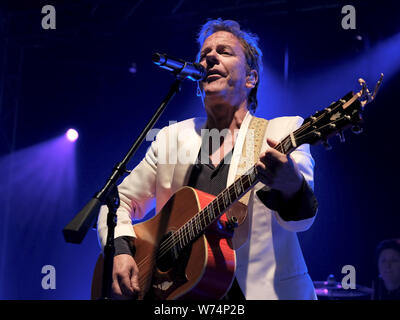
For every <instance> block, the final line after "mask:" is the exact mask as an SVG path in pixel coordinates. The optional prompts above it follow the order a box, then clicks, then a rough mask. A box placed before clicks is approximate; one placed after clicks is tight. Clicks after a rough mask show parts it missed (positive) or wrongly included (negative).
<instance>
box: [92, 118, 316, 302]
mask: <svg viewBox="0 0 400 320" xmlns="http://www.w3.org/2000/svg"><path fill="white" fill-rule="evenodd" d="M251 118H252V116H251V115H250V113H247V115H246V117H245V119H244V120H243V123H242V125H241V127H240V130H239V133H238V136H237V139H236V143H235V148H234V151H233V155H232V159H231V164H230V168H229V173H228V179H227V186H229V185H230V184H232V183H233V182H234V180H235V176H236V172H237V167H238V164H239V159H240V156H241V150H242V146H243V143H244V140H245V137H246V134H247V130H248V127H249V123H250V120H251ZM205 120H206V119H205V118H193V119H188V120H185V121H181V122H177V123H174V124H172V125H169V126H167V127H164V128H163V129H161V130H160V132H159V133H158V134H157V137H156V139H155V140H154V141H153V142H152V143H151V146H150V147H149V149H148V151H147V153H146V155H145V157H144V159H143V160H142V161H141V162H140V163H139V164H138V165H137V166H136V168H135V169H134V170H132V172H131V173H130V174H129V175H128V176H127V177H126V178H125V179H124V180H123V182H122V183H121V184H120V185H119V186H118V191H119V196H120V201H121V202H120V207H119V209H118V211H117V226H116V228H115V237H119V236H135V234H134V231H133V228H132V220H134V219H142V218H143V217H144V216H145V214H146V212H148V210H149V209H151V206H152V204H153V201H152V200H153V199H154V198H155V199H156V212H159V211H160V210H161V208H162V207H163V206H164V204H165V203H166V202H167V200H168V199H169V198H170V197H171V196H172V195H173V194H174V193H175V192H176V191H177V190H178V189H179V188H181V187H182V186H183V185H185V182H186V179H187V178H188V169H189V167H190V165H191V164H194V163H195V161H196V159H197V156H198V152H199V150H200V147H201V142H202V139H201V129H202V128H204V126H205ZM301 123H302V118H300V117H279V118H275V119H272V120H270V121H269V123H268V127H267V130H266V134H265V137H264V143H263V146H262V151H264V150H266V148H269V147H268V145H267V143H266V137H269V138H271V139H274V140H276V141H280V140H282V139H283V138H285V137H286V136H287V135H289V133H291V132H292V131H294V130H296V129H297V128H298V127H299V126H300V125H301ZM291 156H292V158H293V159H294V161H295V162H296V163H297V165H298V167H299V170H300V171H301V173H302V174H303V176H304V178H305V179H306V181H307V182H308V184H309V185H310V186H311V187H312V188H313V167H314V160H313V158H312V156H311V154H310V151H309V145H302V146H300V147H299V148H297V149H296V150H295V151H294V152H292V154H291ZM263 186H264V185H263V184H262V183H258V184H257V185H256V186H255V187H254V188H253V191H252V193H251V196H250V200H249V203H248V213H249V218H250V220H249V223H250V236H249V240H248V241H247V242H246V243H245V244H244V245H243V246H242V247H240V248H239V249H236V259H237V265H236V278H237V281H238V283H239V285H240V287H241V289H242V291H243V294H244V295H245V297H246V299H254V300H255V299H316V295H315V290H314V286H313V283H312V281H311V279H310V277H309V275H308V271H307V267H306V264H305V262H304V258H303V255H302V252H301V248H300V245H299V242H298V239H297V235H296V232H301V231H305V230H307V229H308V228H309V227H310V226H311V225H312V223H313V221H314V217H313V218H309V219H305V220H300V221H284V220H283V219H281V217H280V216H279V214H278V213H277V212H275V211H272V210H270V209H268V208H267V207H266V206H265V205H264V204H263V203H262V202H261V201H260V200H259V198H258V196H257V195H255V193H254V192H255V191H257V190H259V189H260V188H262V187H263ZM106 216H107V208H106V207H102V208H101V210H100V215H99V219H98V236H99V242H100V245H101V247H102V248H104V245H105V242H106V236H107V223H106V221H107V219H106Z"/></svg>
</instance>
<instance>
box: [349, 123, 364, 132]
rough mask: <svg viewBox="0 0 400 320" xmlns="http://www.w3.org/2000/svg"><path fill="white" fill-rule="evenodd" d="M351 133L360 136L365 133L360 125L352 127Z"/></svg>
mask: <svg viewBox="0 0 400 320" xmlns="http://www.w3.org/2000/svg"><path fill="white" fill-rule="evenodd" d="M351 131H353V133H355V134H360V133H361V132H363V128H361V127H360V126H359V125H358V124H356V125H354V126H352V127H351Z"/></svg>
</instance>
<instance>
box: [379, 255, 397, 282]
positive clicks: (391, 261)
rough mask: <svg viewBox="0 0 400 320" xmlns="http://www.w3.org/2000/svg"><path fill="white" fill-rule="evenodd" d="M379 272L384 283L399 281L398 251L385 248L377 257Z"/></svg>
mask: <svg viewBox="0 0 400 320" xmlns="http://www.w3.org/2000/svg"><path fill="white" fill-rule="evenodd" d="M378 268H379V273H380V275H381V276H382V279H383V280H384V281H385V283H400V253H399V252H397V251H396V250H393V249H385V250H383V251H382V252H381V254H380V255H379V259H378Z"/></svg>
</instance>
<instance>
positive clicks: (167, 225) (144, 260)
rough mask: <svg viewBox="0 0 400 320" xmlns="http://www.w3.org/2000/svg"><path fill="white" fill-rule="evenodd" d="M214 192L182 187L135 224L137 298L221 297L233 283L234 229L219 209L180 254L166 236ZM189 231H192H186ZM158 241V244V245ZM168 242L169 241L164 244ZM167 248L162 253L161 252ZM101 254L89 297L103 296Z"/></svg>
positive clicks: (210, 198) (202, 206)
mask: <svg viewBox="0 0 400 320" xmlns="http://www.w3.org/2000/svg"><path fill="white" fill-rule="evenodd" d="M214 198H215V197H214V196H213V195H210V194H207V193H204V192H202V191H199V190H196V189H193V188H190V187H183V188H181V189H180V190H178V192H176V193H175V194H174V195H173V196H172V197H171V198H170V199H169V200H168V202H167V203H166V204H165V206H164V207H163V209H162V210H161V211H160V213H159V214H157V215H155V216H154V217H153V218H152V219H150V220H148V221H145V222H142V223H139V224H136V225H134V226H133V228H134V230H135V233H136V236H137V238H136V239H135V247H136V253H135V257H134V258H135V261H136V264H137V265H138V267H139V285H140V288H141V293H140V294H139V297H138V298H139V299H152V300H175V299H189V300H196V299H220V298H222V297H223V296H224V295H225V294H226V292H227V291H228V290H229V288H230V287H231V285H232V282H233V279H234V275H235V265H236V263H235V251H234V250H233V249H232V243H231V237H232V235H233V232H232V231H229V229H228V228H226V222H227V218H226V215H225V214H223V215H222V216H221V217H220V218H219V220H218V221H216V222H214V223H213V224H212V225H210V227H209V228H208V229H207V230H206V231H205V232H204V233H203V234H202V235H200V236H199V237H197V238H196V239H195V240H193V241H191V242H190V243H189V244H188V245H187V246H186V247H185V248H184V249H182V250H181V251H180V252H179V254H177V253H176V250H175V249H174V248H173V246H172V245H171V241H165V242H164V243H163V240H165V239H166V238H167V237H168V235H170V234H171V232H174V231H176V230H178V229H179V228H181V227H182V226H183V225H184V224H185V223H186V222H187V221H189V220H190V219H191V218H192V217H194V216H195V215H196V214H197V213H198V212H199V211H200V210H201V209H202V208H204V207H205V206H207V205H208V204H209V203H210V202H211V201H212V200H213V199H214ZM188 232H190V230H188ZM160 245H161V247H160ZM167 245H168V246H167ZM166 248H168V249H171V250H169V251H168V252H167V254H164V256H163V257H162V258H160V256H159V253H160V252H165V249H166ZM102 269H103V258H102V256H100V257H99V260H98V261H97V264H96V268H95V273H94V275H93V281H92V298H93V299H97V298H100V297H101V283H102V271H103V270H102Z"/></svg>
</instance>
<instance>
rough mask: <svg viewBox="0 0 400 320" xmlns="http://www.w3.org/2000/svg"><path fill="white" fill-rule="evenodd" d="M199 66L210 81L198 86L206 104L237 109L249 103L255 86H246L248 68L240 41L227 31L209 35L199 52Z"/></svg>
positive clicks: (207, 80)
mask: <svg viewBox="0 0 400 320" xmlns="http://www.w3.org/2000/svg"><path fill="white" fill-rule="evenodd" d="M200 64H201V65H202V66H203V67H205V68H206V70H207V78H206V79H205V80H204V81H201V82H200V83H199V86H200V89H201V91H202V96H203V99H204V102H205V104H206V105H207V102H216V103H224V102H225V103H230V104H232V105H238V104H239V103H241V102H242V101H243V99H247V96H248V93H249V91H250V89H251V88H252V86H250V85H249V84H246V81H247V79H248V77H247V64H246V59H245V55H244V51H243V47H242V45H241V44H240V42H239V40H238V38H236V36H234V35H233V34H232V33H230V32H227V31H218V32H215V33H213V34H212V35H210V36H209V37H208V38H207V39H206V40H205V41H204V44H203V46H202V48H201V50H200Z"/></svg>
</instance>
